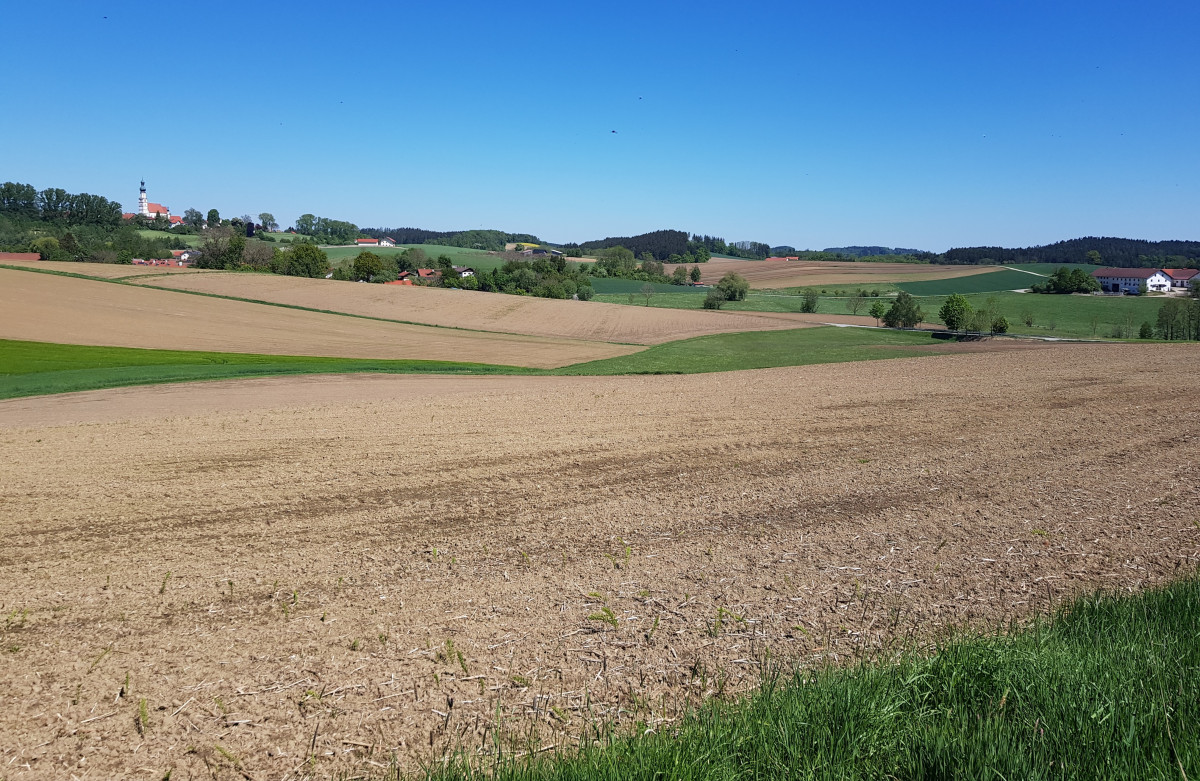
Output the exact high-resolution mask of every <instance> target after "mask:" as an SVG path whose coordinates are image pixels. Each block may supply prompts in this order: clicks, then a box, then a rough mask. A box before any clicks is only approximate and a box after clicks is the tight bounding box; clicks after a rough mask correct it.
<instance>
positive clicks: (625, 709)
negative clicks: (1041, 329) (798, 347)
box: [0, 345, 1200, 777]
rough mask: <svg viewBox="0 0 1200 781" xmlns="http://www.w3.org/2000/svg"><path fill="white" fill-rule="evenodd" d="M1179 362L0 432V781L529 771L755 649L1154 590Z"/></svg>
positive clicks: (103, 405)
mask: <svg viewBox="0 0 1200 781" xmlns="http://www.w3.org/2000/svg"><path fill="white" fill-rule="evenodd" d="M1197 357H1200V351H1198V350H1197V348H1195V347H1170V346H1156V347H1145V346H1127V345H1104V346H1066V345H1064V346H1060V347H1053V348H1047V349H1043V350H1031V351H1012V352H1004V353H989V354H964V355H956V356H949V357H932V358H919V359H906V360H902V361H878V362H870V363H862V364H843V365H836V366H819V367H804V368H790V369H775V370H765V371H758V372H740V373H730V374H722V375H693V376H687V377H634V378H495V377H486V378H482V377H481V378H460V379H452V378H436V377H337V378H288V379H271V380H253V381H240V382H225V383H213V384H205V385H203V386H192V387H190V388H187V386H179V387H176V388H172V389H170V391H169V395H168V396H167V397H166V401H163V398H164V397H163V396H162V395H160V394H162V392H163V389H159V388H136V389H120V390H113V391H100V392H92V393H84V394H71V395H67V396H62V397H49V398H42V399H20V400H13V401H7V402H0V459H2V461H0V463H3V464H5V466H4V467H3V470H4V474H3V478H4V480H3V482H4V485H5V492H4V506H3V510H4V512H3V514H2V515H0V535H2V536H3V539H5V541H6V545H5V546H4V548H3V549H2V550H0V605H3V609H4V612H5V615H6V616H9V622H8V624H6V626H5V628H4V631H3V638H2V645H3V649H4V650H3V651H2V653H3V654H4V658H5V664H4V665H0V691H3V692H5V704H6V707H5V708H3V709H2V710H0V766H2V767H4V768H5V772H7V773H13V772H15V771H14V769H17V770H19V769H22V768H27V771H26V772H28V773H29V774H30V775H32V776H52V775H62V776H64V777H65V775H66V774H67V773H68V772H75V773H76V774H80V773H82V772H83V771H84V770H89V769H90V771H91V772H93V773H100V774H102V775H125V776H132V775H137V774H141V773H144V774H146V775H147V776H149V775H150V773H151V771H152V772H153V774H154V776H155V777H161V776H162V773H163V772H165V770H166V769H167V768H171V767H174V768H176V769H177V770H180V771H187V772H189V773H207V772H209V770H215V771H216V772H217V773H218V774H220V773H222V772H224V773H228V774H230V775H235V774H236V773H235V765H234V763H235V762H236V763H237V767H238V768H240V770H244V771H245V772H247V773H249V774H251V775H252V776H253V777H260V776H262V775H270V776H280V775H283V774H284V773H287V772H293V773H294V772H299V771H301V770H304V769H307V768H309V767H311V766H310V765H309V764H306V763H307V762H308V757H309V755H310V753H315V754H316V760H315V763H316V764H315V768H316V770H317V771H318V772H321V773H327V772H331V771H333V770H335V769H338V770H345V771H347V772H350V771H366V772H373V767H372V765H371V764H370V763H371V762H375V763H386V762H387V759H386V756H387V750H393V749H394V750H395V751H396V752H397V754H398V755H399V756H400V757H401V759H402V760H403V761H406V762H412V761H416V760H417V759H419V758H422V757H424V758H428V757H429V756H430V755H431V754H433V755H436V752H439V751H441V750H442V749H444V748H445V747H446V746H447V745H450V744H453V743H454V742H455V741H459V742H461V743H462V744H464V745H468V746H473V745H481V744H483V743H484V741H483V738H484V735H485V734H488V735H490V734H491V731H492V730H494V729H495V728H496V724H495V720H496V715H497V713H499V714H500V715H501V718H502V720H503V724H502V725H501V728H502V730H505V731H507V732H509V733H510V734H513V733H516V734H520V735H526V734H527V732H528V730H530V729H532V730H533V731H534V732H536V733H538V734H540V735H541V737H542V740H543V743H542V745H545V744H548V743H563V742H567V741H569V740H570V737H569V736H570V735H573V734H575V733H576V732H577V731H578V730H579V729H580V728H581V726H582V725H583V724H584V723H586V722H588V721H589V720H604V719H617V718H623V719H626V720H628V719H633V718H638V719H642V720H644V721H645V722H646V723H647V724H649V725H650V726H655V725H658V724H661V723H663V720H669V719H671V718H673V717H674V716H675V715H676V714H677V713H678V712H679V710H680V709H681V708H682V707H683V706H685V705H686V704H687V703H690V702H696V701H698V700H699V699H701V698H703V697H705V696H711V695H713V694H714V693H715V692H717V691H718V690H723V691H724V692H725V693H726V694H729V693H732V692H738V691H744V690H745V689H746V688H747V687H749V686H751V685H753V684H754V683H755V681H756V680H757V674H758V669H759V668H758V661H759V660H761V659H762V658H763V657H764V655H765V654H766V652H767V650H768V649H770V652H771V654H772V655H773V656H774V657H776V658H783V659H802V660H803V659H817V658H821V657H825V656H830V657H832V658H834V659H835V660H838V661H845V660H847V659H848V658H850V657H853V656H854V655H855V654H856V653H859V652H861V651H863V650H864V649H876V648H880V647H884V646H886V645H887V644H888V643H889V642H894V641H897V640H898V639H903V638H907V637H931V636H936V635H937V634H938V633H939V632H941V631H944V630H945V628H946V627H949V626H960V625H962V624H964V623H969V624H973V625H980V626H983V625H989V626H990V625H995V624H998V623H1001V622H1003V621H1005V620H1007V619H1010V618H1021V617H1025V616H1028V615H1029V614H1030V613H1032V612H1035V611H1041V610H1045V609H1046V608H1047V606H1048V605H1049V604H1050V603H1051V602H1054V601H1057V600H1059V599H1062V598H1064V597H1066V596H1068V595H1071V594H1074V593H1077V592H1078V591H1080V590H1083V589H1089V588H1093V587H1096V586H1104V587H1108V588H1139V587H1142V586H1145V585H1147V584H1153V583H1156V582H1158V581H1160V580H1162V579H1164V578H1169V577H1174V576H1176V575H1178V574H1179V573H1181V572H1183V571H1187V570H1193V569H1194V568H1195V566H1196V562H1197V560H1198V558H1197V557H1198V554H1200V530H1198V529H1197V528H1196V527H1195V526H1194V525H1193V521H1194V520H1195V519H1194V507H1195V504H1196V501H1197V499H1200V486H1198V484H1197V481H1196V479H1195V473H1194V465H1195V464H1196V463H1197V462H1198V460H1200V459H1198V456H1200V452H1198V451H1200V447H1198V446H1197V438H1196V437H1195V436H1194V432H1195V431H1196V429H1197V427H1198V424H1200V413H1198V412H1196V411H1195V406H1194V405H1193V404H1192V403H1191V397H1190V396H1191V388H1192V383H1191V377H1192V370H1193V369H1194V367H1195V365H1196V359H1197ZM189 398H194V399H195V407H194V409H192V410H191V411H190V412H189V408H188V406H187V399H189ZM181 401H182V402H183V403H180V402H181ZM1151 407H1153V408H1154V409H1171V410H1176V411H1178V416H1177V419H1176V420H1175V421H1174V422H1173V423H1171V424H1169V425H1168V424H1160V423H1154V424H1148V423H1147V421H1146V419H1145V416H1144V415H1143V414H1141V411H1144V410H1146V409H1149V408H1151ZM1048 432H1052V433H1048ZM1149 476H1153V478H1154V480H1153V486H1154V487H1153V488H1152V489H1147V488H1146V487H1145V486H1146V485H1147V484H1148V480H1147V478H1148V477H1149ZM626 546H628V551H627V549H626ZM168 572H169V573H170V576H169V577H167V573H168ZM604 607H608V608H609V609H610V610H611V611H612V616H613V617H614V618H615V619H616V621H617V625H616V627H613V626H611V625H610V624H609V623H605V622H603V621H600V620H595V619H589V616H599V615H602V614H603V608H604ZM26 611H27V612H26ZM656 620H657V622H658V623H657V628H655V623H654V622H655V621H656ZM648 634H649V635H650V638H649V640H647V637H646V636H647V635H648ZM447 641H452V643H453V646H452V647H450V646H448V645H447ZM459 652H461V654H462V658H461V660H460V659H459V657H458V653H459ZM127 674H128V676H129V678H128V680H129V689H128V690H126V692H125V695H124V696H118V694H119V692H120V691H121V689H122V687H123V686H124V684H125V681H126V675H127ZM142 699H145V701H146V703H147V708H148V713H149V717H150V718H149V724H148V725H146V726H145V727H144V729H142V730H141V733H142V734H139V727H138V724H137V712H138V707H139V703H140V701H141V700H142ZM618 709H622V710H618ZM109 714H111V715H109ZM189 747H193V748H194V751H193V752H192V753H187V752H188V748H189ZM81 758H82V761H81ZM142 768H145V769H146V770H145V771H143V770H141V769H142Z"/></svg>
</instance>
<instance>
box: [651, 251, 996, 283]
mask: <svg viewBox="0 0 1200 781" xmlns="http://www.w3.org/2000/svg"><path fill="white" fill-rule="evenodd" d="M699 265H700V281H701V282H702V283H703V284H705V285H712V284H715V283H716V282H717V281H718V280H720V279H721V277H723V276H725V275H726V274H728V273H730V272H734V273H736V274H740V275H742V277H744V278H745V279H746V281H747V282H749V283H750V287H752V288H785V287H804V286H807V285H860V284H861V285H869V284H871V283H872V282H875V283H882V282H916V281H921V280H927V279H952V278H955V277H967V276H971V275H972V274H984V273H986V272H988V271H995V270H996V267H995V266H931V265H926V264H923V263H839V262H834V261H815V260H814V261H804V260H794V261H783V260H773V261H770V262H768V261H765V260H729V259H727V258H713V259H712V260H710V261H708V262H707V263H701V264H699ZM665 268H666V273H667V274H668V275H670V274H671V272H672V271H674V270H675V264H672V263H668V264H666V266H665ZM688 268H691V266H688Z"/></svg>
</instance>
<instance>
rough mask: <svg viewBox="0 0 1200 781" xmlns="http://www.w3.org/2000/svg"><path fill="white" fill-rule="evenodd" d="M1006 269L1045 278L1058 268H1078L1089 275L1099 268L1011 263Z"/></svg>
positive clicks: (1063, 264)
mask: <svg viewBox="0 0 1200 781" xmlns="http://www.w3.org/2000/svg"><path fill="white" fill-rule="evenodd" d="M1008 267H1009V268H1019V269H1023V270H1025V271H1032V272H1033V273H1035V274H1042V275H1043V276H1047V277H1048V276H1050V275H1051V274H1053V273H1054V270H1055V269H1058V268H1067V269H1077V268H1079V269H1083V270H1084V271H1086V272H1088V273H1089V274H1090V273H1092V272H1093V271H1095V270H1096V269H1098V268H1100V267H1099V266H1097V265H1094V264H1092V263H1011V264H1009V266H1008Z"/></svg>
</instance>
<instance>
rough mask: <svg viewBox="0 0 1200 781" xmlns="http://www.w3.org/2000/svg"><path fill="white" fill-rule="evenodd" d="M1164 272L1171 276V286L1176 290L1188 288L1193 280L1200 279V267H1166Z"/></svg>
mask: <svg viewBox="0 0 1200 781" xmlns="http://www.w3.org/2000/svg"><path fill="white" fill-rule="evenodd" d="M1163 273H1164V274H1166V275H1167V276H1168V277H1170V278H1171V287H1173V288H1175V289H1176V290H1187V289H1188V286H1189V285H1191V284H1192V282H1194V281H1196V280H1200V269H1194V268H1164V269H1163Z"/></svg>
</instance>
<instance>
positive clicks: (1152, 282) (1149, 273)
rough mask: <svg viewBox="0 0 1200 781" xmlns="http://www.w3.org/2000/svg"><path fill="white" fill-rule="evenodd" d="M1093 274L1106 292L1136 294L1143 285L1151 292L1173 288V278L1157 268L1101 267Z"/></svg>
mask: <svg viewBox="0 0 1200 781" xmlns="http://www.w3.org/2000/svg"><path fill="white" fill-rule="evenodd" d="M1092 276H1093V277H1095V278H1096V281H1097V282H1099V283H1100V289H1101V290H1102V291H1104V292H1105V293H1129V294H1133V295H1136V294H1137V293H1139V292H1140V291H1141V289H1142V285H1145V286H1146V290H1148V291H1150V292H1151V293H1166V292H1167V291H1169V290H1170V289H1171V278H1170V277H1168V276H1167V275H1166V274H1164V273H1163V272H1162V271H1161V270H1160V269H1156V268H1099V269H1096V270H1095V271H1093V272H1092Z"/></svg>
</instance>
